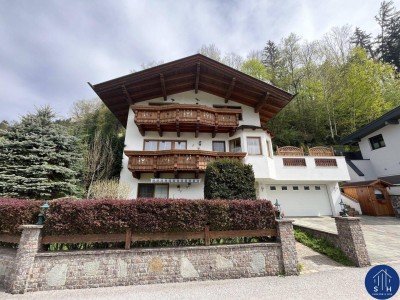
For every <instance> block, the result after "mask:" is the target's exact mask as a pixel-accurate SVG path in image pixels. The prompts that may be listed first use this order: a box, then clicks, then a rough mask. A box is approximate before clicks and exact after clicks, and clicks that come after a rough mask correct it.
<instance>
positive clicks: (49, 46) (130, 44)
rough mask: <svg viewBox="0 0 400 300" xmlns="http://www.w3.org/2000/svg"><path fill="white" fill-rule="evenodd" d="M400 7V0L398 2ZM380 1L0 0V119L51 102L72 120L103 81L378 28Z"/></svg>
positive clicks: (12, 117)
mask: <svg viewBox="0 0 400 300" xmlns="http://www.w3.org/2000/svg"><path fill="white" fill-rule="evenodd" d="M394 3H395V6H396V7H397V8H398V9H400V0H395V1H394ZM379 6H380V1H379V0H280V1H277V0H264V1H257V0H236V1H234V0H232V1H228V0H219V1H217V0H214V1H211V0H201V1H199V0H110V1H109V0H85V1H79V0H53V1H50V0H25V1H22V0H0V104H1V106H0V121H2V120H6V121H9V122H12V121H17V120H18V119H20V117H21V116H23V115H25V114H27V113H28V112H30V113H34V112H35V107H42V106H45V105H50V106H51V107H52V108H53V110H54V111H55V112H56V114H57V116H58V117H59V118H64V117H68V116H69V114H70V113H71V108H72V105H73V103H74V102H75V101H77V100H82V99H88V100H89V99H93V98H95V97H96V94H95V93H94V92H93V91H92V89H91V88H90V87H89V85H88V84H87V82H90V83H92V84H96V83H99V82H103V81H106V80H110V79H113V78H115V77H119V76H123V75H126V74H129V73H130V72H131V71H132V70H141V64H146V63H149V62H151V61H164V62H169V61H173V60H176V59H179V58H183V57H186V56H189V55H193V54H195V53H198V50H199V49H200V47H201V46H202V45H210V44H215V45H216V46H217V47H218V48H219V49H220V50H221V52H222V53H228V52H235V53H237V54H240V55H242V56H244V57H246V55H247V54H248V53H249V52H250V51H252V50H262V49H263V47H264V46H265V44H266V42H267V41H268V40H272V41H275V42H277V43H278V42H279V41H280V40H281V39H282V38H284V37H287V36H288V35H289V34H290V33H291V32H293V33H296V34H297V35H299V36H301V37H302V38H303V39H304V40H308V41H313V40H316V39H320V38H321V37H322V36H323V35H324V34H326V33H327V32H328V31H329V30H331V28H332V27H334V26H343V25H346V24H348V25H352V26H354V27H355V26H358V27H360V28H361V29H363V30H365V31H367V32H373V33H375V32H377V30H378V25H377V24H376V22H375V19H374V16H375V15H376V14H377V12H378V10H379Z"/></svg>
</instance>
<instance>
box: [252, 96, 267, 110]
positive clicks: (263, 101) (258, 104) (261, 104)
mask: <svg viewBox="0 0 400 300" xmlns="http://www.w3.org/2000/svg"><path fill="white" fill-rule="evenodd" d="M268 98H269V93H268V92H266V93H265V94H264V95H263V96H262V97H261V99H260V101H258V103H257V104H256V106H255V107H254V112H255V113H258V112H260V110H261V108H263V106H264V105H265V103H267V100H268Z"/></svg>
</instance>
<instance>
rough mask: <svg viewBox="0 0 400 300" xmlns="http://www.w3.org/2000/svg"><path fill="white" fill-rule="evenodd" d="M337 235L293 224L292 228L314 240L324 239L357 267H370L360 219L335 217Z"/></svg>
mask: <svg viewBox="0 0 400 300" xmlns="http://www.w3.org/2000/svg"><path fill="white" fill-rule="evenodd" d="M335 223H336V228H337V231H338V233H337V234H335V233H332V232H327V231H323V230H318V229H315V228H310V227H306V226H302V225H297V224H294V225H293V227H294V228H298V229H300V230H302V231H305V232H308V233H310V234H312V235H313V236H315V237H316V238H322V239H326V240H328V241H329V242H331V243H332V244H333V245H334V246H335V247H337V248H339V249H341V250H342V251H343V253H344V254H345V255H346V256H347V257H348V258H349V259H350V260H351V261H352V262H353V263H354V264H355V265H356V266H357V267H367V266H370V265H371V262H370V260H369V255H368V251H367V246H366V244H365V240H364V235H363V232H362V229H361V225H360V218H353V217H347V218H344V217H335Z"/></svg>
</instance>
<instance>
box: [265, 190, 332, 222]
mask: <svg viewBox="0 0 400 300" xmlns="http://www.w3.org/2000/svg"><path fill="white" fill-rule="evenodd" d="M265 188H266V195H267V199H268V200H271V201H272V203H275V200H276V199H278V202H279V204H280V205H281V210H282V211H283V212H284V214H285V216H292V217H300V216H307V217H308V216H331V215H332V207H331V201H330V199H329V196H328V192H327V189H326V185H323V184H322V185H301V184H298V185H296V184H293V185H289V184H288V185H283V184H280V185H273V184H271V185H266V186H265Z"/></svg>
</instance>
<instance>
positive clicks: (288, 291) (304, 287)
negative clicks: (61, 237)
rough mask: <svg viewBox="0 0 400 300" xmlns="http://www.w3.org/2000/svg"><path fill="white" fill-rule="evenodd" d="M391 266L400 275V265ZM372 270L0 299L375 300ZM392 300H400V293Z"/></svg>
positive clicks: (118, 288)
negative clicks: (369, 282)
mask: <svg viewBox="0 0 400 300" xmlns="http://www.w3.org/2000/svg"><path fill="white" fill-rule="evenodd" d="M390 266H391V267H393V268H394V269H395V270H396V271H397V273H398V274H400V263H396V264H391V265H390ZM369 269H370V268H345V269H333V270H327V271H321V272H318V273H309V274H303V275H300V276H290V277H257V278H248V279H234V280H219V281H201V282H188V283H170V284H153V285H142V286H123V287H110V288H97V289H84V290H60V291H47V292H36V293H28V294H23V295H10V294H5V293H4V292H1V291H0V299H12V300H17V299H18V300H19V299H29V300H43V299H55V300H59V299H61V300H64V299H96V300H102V299H121V300H122V299H124V300H126V299H151V300H153V299H176V300H178V299H179V300H182V299H246V300H248V299H335V300H339V299H346V300H349V299H352V300H356V299H373V298H372V297H371V296H370V295H369V294H368V293H367V292H366V290H365V287H364V279H365V275H366V274H367V272H368V271H369ZM391 299H400V291H399V292H398V293H397V294H396V295H395V296H394V297H392V298H391Z"/></svg>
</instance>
